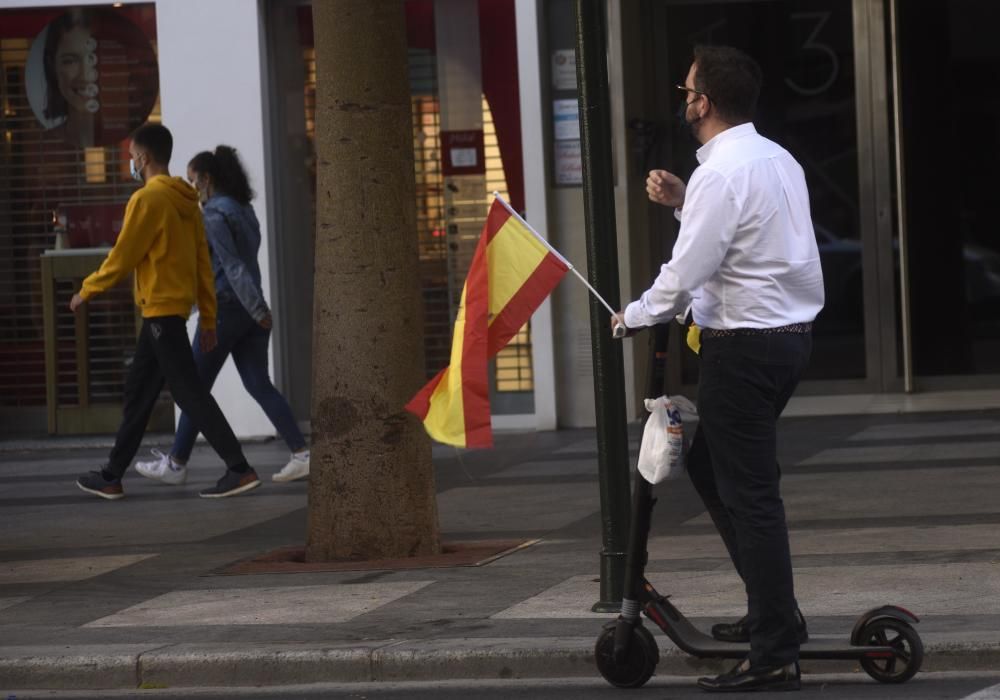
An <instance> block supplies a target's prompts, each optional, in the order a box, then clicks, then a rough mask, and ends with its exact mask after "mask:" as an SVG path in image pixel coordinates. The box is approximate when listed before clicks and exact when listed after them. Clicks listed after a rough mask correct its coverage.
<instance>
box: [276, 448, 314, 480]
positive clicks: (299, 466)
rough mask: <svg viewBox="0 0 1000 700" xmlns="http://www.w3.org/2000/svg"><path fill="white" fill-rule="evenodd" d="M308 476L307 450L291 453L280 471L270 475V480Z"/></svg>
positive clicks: (295, 478)
mask: <svg viewBox="0 0 1000 700" xmlns="http://www.w3.org/2000/svg"><path fill="white" fill-rule="evenodd" d="M307 476H309V450H306V451H305V452H301V453H293V454H292V458H291V459H290V460H288V464H286V465H285V466H284V467H283V468H282V470H281V471H280V472H278V473H277V474H274V475H273V476H272V477H271V481H296V480H297V479H305V478H306V477H307Z"/></svg>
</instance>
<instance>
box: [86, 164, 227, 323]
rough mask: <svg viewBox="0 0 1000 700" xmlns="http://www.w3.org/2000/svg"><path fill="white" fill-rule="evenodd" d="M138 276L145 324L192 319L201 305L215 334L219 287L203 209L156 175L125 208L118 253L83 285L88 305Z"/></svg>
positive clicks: (179, 185) (183, 189)
mask: <svg viewBox="0 0 1000 700" xmlns="http://www.w3.org/2000/svg"><path fill="white" fill-rule="evenodd" d="M133 270H135V290H134V293H135V303H136V304H137V305H138V306H139V308H140V309H142V316H143V318H151V317H154V316H182V317H184V318H187V317H188V315H189V314H190V313H191V309H192V307H193V306H194V305H195V303H196V302H197V306H198V315H199V318H198V323H199V325H200V326H201V327H202V328H204V329H206V330H210V329H214V328H215V312H216V303H215V282H214V280H213V275H212V261H211V258H210V257H209V254H208V242H207V240H206V239H205V225H204V223H203V221H202V218H201V210H200V209H199V208H198V193H197V192H196V191H195V189H194V188H193V187H191V186H190V185H188V183H186V182H184V180H183V179H181V178H179V177H169V176H167V175H157V176H156V177H152V178H150V179H149V182H147V183H146V184H145V186H143V187H142V188H140V189H139V190H137V191H136V192H135V193H134V194H133V195H132V197H131V198H130V199H129V200H128V206H127V207H126V208H125V222H124V223H123V225H122V230H121V233H119V234H118V240H117V241H115V246H114V248H112V249H111V252H109V253H108V257H107V258H105V259H104V262H103V263H102V264H101V268H100V269H99V270H98V271H97V272H95V273H93V274H92V275H90V276H89V277H87V279H85V280H84V281H83V289H81V290H80V296H81V297H83V298H84V299H89V298H90V297H92V296H94V295H95V294H100V293H101V292H103V291H106V290H107V289H109V288H111V287H113V286H115V285H116V284H118V282H120V281H121V280H122V279H123V278H124V277H125V276H126V275H128V274H129V273H130V272H132V271H133Z"/></svg>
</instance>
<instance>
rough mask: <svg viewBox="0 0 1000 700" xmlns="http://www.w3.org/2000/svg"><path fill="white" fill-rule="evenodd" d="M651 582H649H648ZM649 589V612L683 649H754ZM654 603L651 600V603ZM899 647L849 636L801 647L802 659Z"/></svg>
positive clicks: (876, 653)
mask: <svg viewBox="0 0 1000 700" xmlns="http://www.w3.org/2000/svg"><path fill="white" fill-rule="evenodd" d="M645 585H646V586H649V583H648V582H645ZM651 590H652V586H649V588H648V589H647V591H646V593H647V596H649V597H647V598H646V601H644V602H646V603H647V605H646V606H645V614H646V617H648V618H649V619H650V620H651V621H652V622H654V623H655V624H656V625H658V626H659V627H660V629H661V630H663V633H664V634H666V635H667V637H668V638H669V639H670V641H672V642H673V643H674V644H676V645H677V647H678V648H679V649H681V650H682V651H684V652H687V653H688V654H691V655H692V656H697V657H699V658H712V659H744V658H746V656H747V654H749V653H750V645H749V644H746V643H737V642H720V641H719V640H718V639H715V638H714V637H711V636H709V635H707V634H705V633H704V632H702V631H701V630H700V629H698V628H697V627H695V626H694V625H693V624H691V621H690V620H688V619H687V618H686V617H684V615H682V614H681V612H680V611H679V610H677V608H675V607H674V606H673V605H672V604H671V603H670V601H669V600H667V599H666V598H664V597H662V596H658V595H655V594H654V595H650V593H649V592H650V591H651ZM650 603H651V604H650ZM895 655H896V650H894V649H893V648H892V647H889V646H860V645H854V644H851V643H850V641H849V640H845V639H828V638H820V639H811V640H809V641H808V642H806V643H805V644H803V645H802V646H801V647H800V648H799V658H801V659H860V658H864V657H869V658H873V657H874V658H880V657H881V658H885V657H894V656H895Z"/></svg>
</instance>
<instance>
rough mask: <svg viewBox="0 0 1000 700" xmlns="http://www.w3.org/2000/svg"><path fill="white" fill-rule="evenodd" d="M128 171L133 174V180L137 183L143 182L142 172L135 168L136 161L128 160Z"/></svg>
mask: <svg viewBox="0 0 1000 700" xmlns="http://www.w3.org/2000/svg"><path fill="white" fill-rule="evenodd" d="M128 171H129V173H131V174H132V179H133V180H135V181H136V182H143V179H142V171H141V170H139V169H138V168H136V167H135V159H133V158H129V159H128Z"/></svg>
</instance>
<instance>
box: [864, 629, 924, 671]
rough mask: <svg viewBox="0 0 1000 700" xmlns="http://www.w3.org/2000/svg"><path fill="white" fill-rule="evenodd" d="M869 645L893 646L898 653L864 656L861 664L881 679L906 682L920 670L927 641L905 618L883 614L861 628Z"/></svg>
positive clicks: (865, 643)
mask: <svg viewBox="0 0 1000 700" xmlns="http://www.w3.org/2000/svg"><path fill="white" fill-rule="evenodd" d="M861 635H862V640H863V641H862V644H864V645H866V646H880V647H893V648H894V649H896V650H897V655H896V656H892V657H887V658H884V659H873V658H867V657H862V658H861V668H863V669H864V670H865V673H867V674H868V675H869V676H871V677H872V678H874V679H875V680H877V681H878V682H879V683H905V682H906V681H908V680H910V679H911V678H913V676H914V675H915V674H916V673H917V671H919V670H920V665H921V664H922V663H923V661H924V643H923V642H922V641H920V635H919V634H917V631H916V630H915V629H913V628H912V627H910V626H909V625H908V624H906V623H905V622H903V621H902V620H895V619H892V618H882V619H879V620H875V621H873V622H870V623H868V624H867V625H865V628H864V629H863V630H862V631H861Z"/></svg>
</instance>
